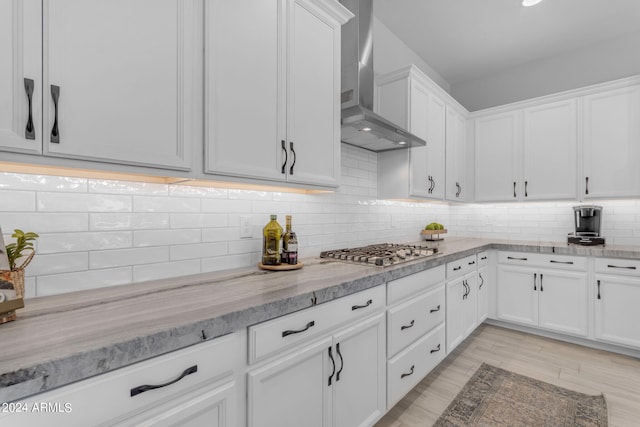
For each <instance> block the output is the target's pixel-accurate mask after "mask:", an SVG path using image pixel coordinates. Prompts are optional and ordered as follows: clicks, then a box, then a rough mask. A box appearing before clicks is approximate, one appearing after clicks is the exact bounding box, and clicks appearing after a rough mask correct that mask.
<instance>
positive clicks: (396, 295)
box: [387, 265, 445, 305]
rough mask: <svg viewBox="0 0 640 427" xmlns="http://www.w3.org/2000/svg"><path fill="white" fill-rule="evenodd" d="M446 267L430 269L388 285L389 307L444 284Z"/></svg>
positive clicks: (393, 281)
mask: <svg viewBox="0 0 640 427" xmlns="http://www.w3.org/2000/svg"><path fill="white" fill-rule="evenodd" d="M444 278H445V266H444V265H440V266H438V267H434V268H430V269H429V270H425V271H421V272H420V273H415V274H412V275H410V276H406V277H403V278H400V279H397V280H392V281H390V282H389V283H387V302H388V304H389V305H391V304H395V303H396V302H398V301H402V300H403V299H406V298H408V297H410V296H412V295H416V294H418V293H420V292H422V291H424V290H426V289H428V288H430V287H432V286H435V285H437V284H438V283H440V282H443V281H444Z"/></svg>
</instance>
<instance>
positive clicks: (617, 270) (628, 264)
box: [595, 258, 640, 276]
mask: <svg viewBox="0 0 640 427" xmlns="http://www.w3.org/2000/svg"><path fill="white" fill-rule="evenodd" d="M595 270H596V273H607V274H620V275H624V276H640V260H635V259H619V258H595Z"/></svg>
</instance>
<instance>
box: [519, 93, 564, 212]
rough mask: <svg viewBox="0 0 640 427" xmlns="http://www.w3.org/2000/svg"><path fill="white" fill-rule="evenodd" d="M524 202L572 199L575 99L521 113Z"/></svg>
mask: <svg viewBox="0 0 640 427" xmlns="http://www.w3.org/2000/svg"><path fill="white" fill-rule="evenodd" d="M523 114H524V140H523V162H524V163H523V165H524V166H523V185H524V199H526V200H528V199H531V200H540V199H575V197H576V167H577V148H576V139H577V116H576V100H575V99H569V100H566V101H561V102H553V103H550V104H545V105H541V106H537V107H532V108H526V109H525V110H524V113H523Z"/></svg>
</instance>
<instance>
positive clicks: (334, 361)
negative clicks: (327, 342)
mask: <svg viewBox="0 0 640 427" xmlns="http://www.w3.org/2000/svg"><path fill="white" fill-rule="evenodd" d="M329 359H331V364H332V365H333V371H332V372H331V375H329V386H331V379H332V378H333V375H334V374H335V373H336V360H335V359H334V358H333V354H331V347H329Z"/></svg>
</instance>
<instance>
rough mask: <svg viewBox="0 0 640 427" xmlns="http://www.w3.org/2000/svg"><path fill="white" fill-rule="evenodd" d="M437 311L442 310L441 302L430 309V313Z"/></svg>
mask: <svg viewBox="0 0 640 427" xmlns="http://www.w3.org/2000/svg"><path fill="white" fill-rule="evenodd" d="M436 311H440V304H438V306H437V307H436V308H432V309H431V310H429V313H435V312H436Z"/></svg>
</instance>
